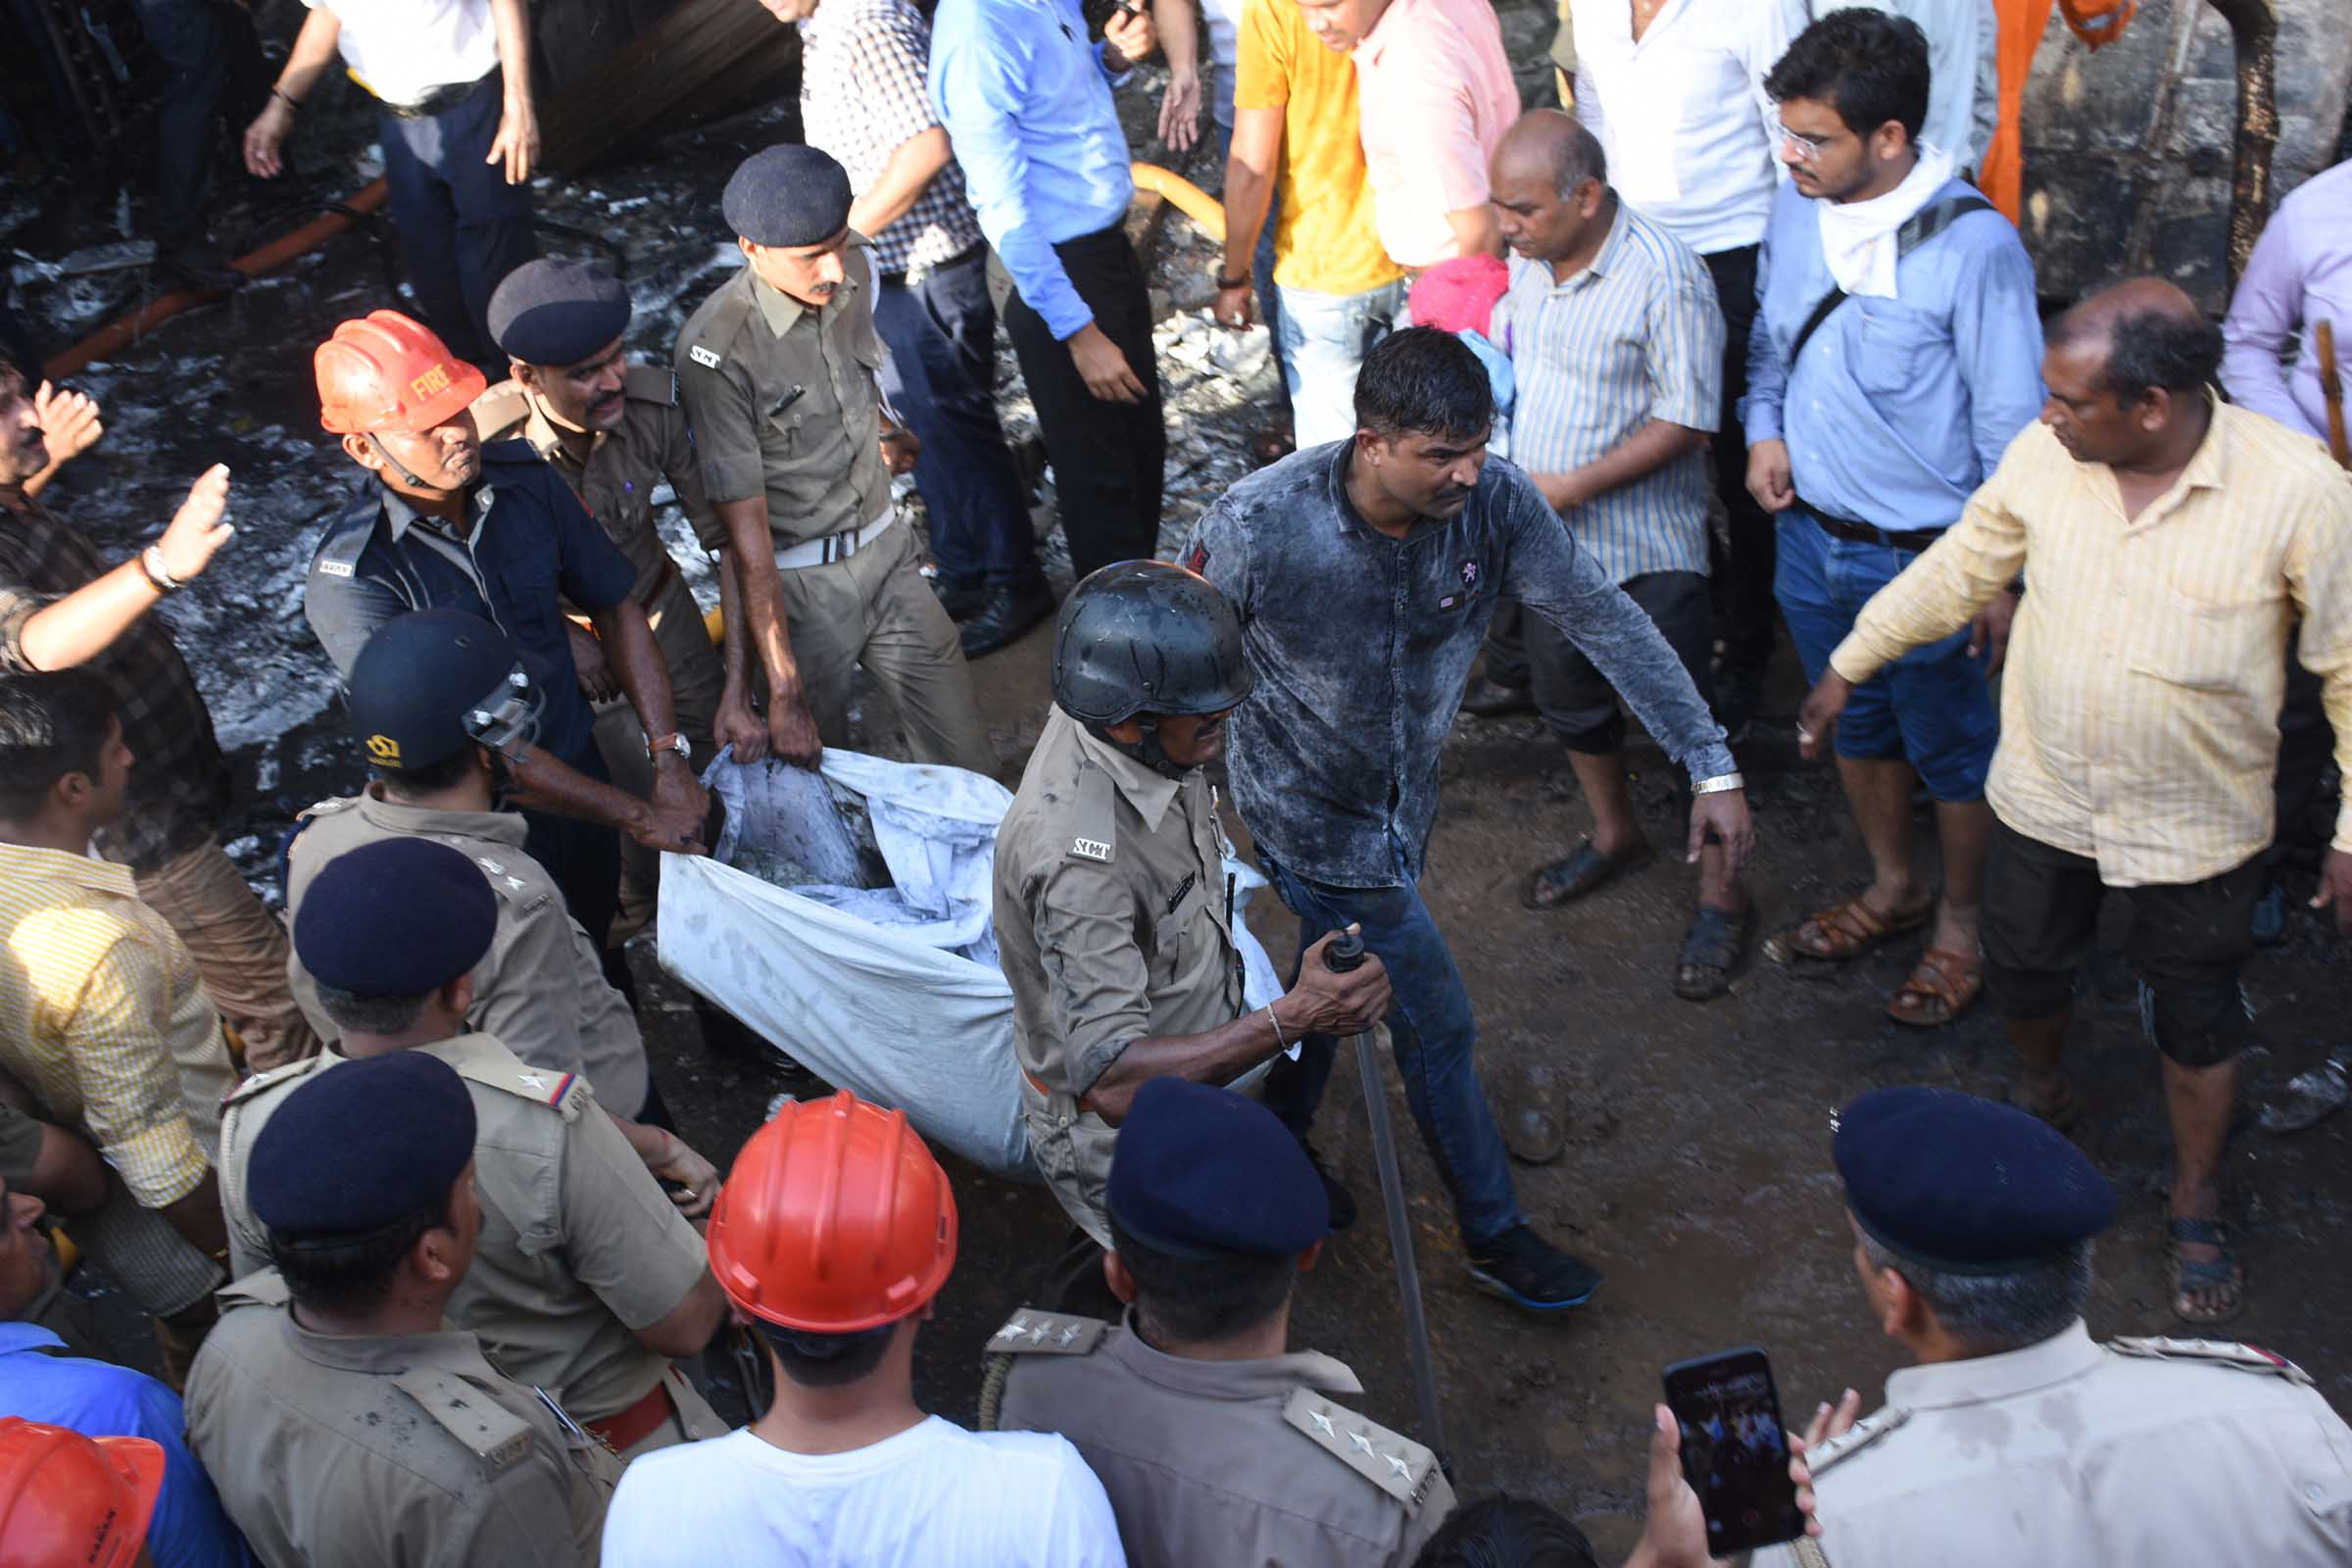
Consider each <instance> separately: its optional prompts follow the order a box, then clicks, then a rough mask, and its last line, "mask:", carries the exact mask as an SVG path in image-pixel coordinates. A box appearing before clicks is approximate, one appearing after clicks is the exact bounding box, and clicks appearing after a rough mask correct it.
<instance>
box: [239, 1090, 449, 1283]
mask: <svg viewBox="0 0 2352 1568" xmlns="http://www.w3.org/2000/svg"><path fill="white" fill-rule="evenodd" d="M472 1157H473V1097H472V1096H470V1095H468V1094H467V1093H466V1081H465V1080H464V1079H463V1078H460V1077H459V1076H458V1074H457V1070H456V1069H455V1068H453V1067H451V1066H450V1064H449V1063H448V1062H446V1061H443V1060H442V1059H441V1058H440V1057H438V1056H431V1055H427V1054H425V1053H423V1052H421V1051H393V1052H387V1053H386V1054H383V1055H380V1056H366V1057H362V1058H361V1059H359V1060H357V1061H350V1062H344V1063H341V1064H339V1065H336V1066H333V1067H329V1068H327V1069H325V1070H324V1071H322V1072H320V1073H319V1074H318V1075H317V1076H316V1077H314V1078H312V1079H311V1081H310V1082H308V1083H306V1084H304V1085H303V1086H302V1087H300V1088H299V1089H297V1090H295V1091H294V1092H293V1093H292V1094H290V1095H288V1096H287V1097H286V1103H284V1104H282V1105H280V1106H278V1108H277V1114H276V1115H274V1116H272V1117H270V1120H269V1123H268V1125H266V1126H264V1127H263V1128H262V1132H261V1136H260V1137H258V1138H256V1139H255V1140H254V1141H253V1152H252V1153H251V1154H250V1155H248V1156H247V1158H246V1161H245V1191H246V1195H247V1197H248V1199H249V1200H250V1201H251V1202H252V1203H253V1212H254V1217H255V1218H257V1219H259V1220H260V1221H261V1222H262V1223H263V1224H264V1225H267V1226H269V1227H270V1230H271V1231H273V1232H276V1233H278V1234H279V1235H280V1236H285V1237H306V1236H310V1237H321V1236H336V1237H341V1236H358V1235H362V1234H364V1233H366V1232H368V1231H372V1230H375V1229H378V1228H379V1227H381V1226H385V1225H389V1224H391V1223H392V1222H393V1221H395V1220H398V1219H404V1218H406V1217H407V1216H409V1215H411V1214H415V1213H417V1212H418V1211H419V1210H422V1209H426V1208H430V1207H432V1206H433V1205H434V1204H436V1203H438V1202H439V1201H441V1200H442V1199H443V1198H444V1197H445V1196H447V1194H448V1192H449V1190H450V1187H451V1185H452V1184H453V1183H455V1182H456V1181H457V1179H458V1173H459V1172H460V1171H462V1170H464V1169H465V1168H466V1161H467V1160H469V1159H471V1158H472Z"/></svg>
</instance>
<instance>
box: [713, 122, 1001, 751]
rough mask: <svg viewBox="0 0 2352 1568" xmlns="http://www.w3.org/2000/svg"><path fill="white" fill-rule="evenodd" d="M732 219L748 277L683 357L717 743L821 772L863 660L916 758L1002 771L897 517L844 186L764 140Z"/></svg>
mask: <svg viewBox="0 0 2352 1568" xmlns="http://www.w3.org/2000/svg"><path fill="white" fill-rule="evenodd" d="M723 211H724V212H725V214H726V220H727V222H728V223H729V224H731V225H732V226H733V229H734V232H735V234H736V236H737V242H738V243H739V244H740V245H741V246H742V247H743V254H744V257H745V261H746V265H745V267H744V269H743V270H742V271H740V272H738V273H736V274H735V276H734V277H732V278H730V279H729V280H728V281H727V282H725V283H723V284H721V285H720V286H719V289H718V291H717V292H716V293H714V294H712V295H711V297H710V298H709V299H707V300H705V301H704V302H703V303H702V305H701V306H700V307H699V308H698V309H697V310H696V311H695V313H694V314H693V315H692V316H690V317H688V318H687V319H686V324H685V326H684V327H682V328H681V329H680V330H679V332H678V345H677V355H676V360H675V366H676V369H677V372H678V391H679V395H680V397H681V399H682V400H683V401H684V403H685V405H686V414H687V417H688V418H689V419H690V420H691V421H692V423H693V425H694V440H695V447H696V450H697V451H698V452H699V453H700V455H701V457H702V464H703V485H704V488H705V489H706V490H707V491H708V492H709V494H710V496H711V503H712V505H713V507H714V508H715V510H716V512H717V514H718V518H719V528H718V530H717V532H716V533H715V534H714V535H712V536H709V537H706V538H705V540H704V543H705V544H707V545H709V546H710V547H711V549H712V550H715V551H720V552H723V553H724V555H725V558H726V561H725V564H724V567H723V568H722V572H721V576H720V587H721V592H722V594H724V595H727V596H729V600H730V602H729V603H727V605H726V607H725V608H726V619H727V649H726V666H727V680H726V691H725V694H724V695H723V697H722V698H721V701H720V703H719V716H718V733H717V738H718V740H719V743H720V744H721V745H727V744H732V745H733V746H734V748H735V755H736V757H737V758H738V759H740V760H746V761H749V760H757V759H758V758H760V757H761V756H764V755H766V753H767V752H768V751H769V750H770V749H771V748H772V749H773V751H774V753H775V755H776V756H778V757H780V758H782V759H784V760H786V761H789V762H797V763H799V764H801V765H803V766H809V767H812V766H814V765H815V763H816V759H817V756H818V754H819V752H820V751H821V750H822V749H823V748H824V747H825V746H838V745H840V744H842V742H843V741H844V740H845V739H846V738H847V734H848V722H849V707H850V690H851V679H852V676H853V674H854V673H855V667H856V666H857V665H858V664H860V663H862V664H863V665H864V666H865V668H866V672H867V673H868V674H870V675H872V676H873V678H874V682H875V684H876V685H878V686H880V687H881V688H882V690H883V691H884V692H885V693H886V694H887V695H888V696H889V698H890V700H891V702H892V704H893V705H894V706H895V707H896V708H897V709H898V712H899V718H900V721H901V722H902V723H904V724H905V725H906V728H907V744H908V746H909V747H910V748H911V749H912V752H913V756H914V760H916V761H918V762H945V763H948V764H950V765H952V766H956V767H962V768H969V769H970V770H972V771H973V772H976V773H987V774H992V775H993V774H994V773H995V771H996V766H997V757H996V752H995V749H994V748H992V747H991V746H990V745H989V740H988V731H987V729H986V727H985V726H984V725H983V724H982V723H981V721H980V710H979V704H978V703H977V701H976V700H975V698H974V696H973V692H972V673H971V670H970V668H969V667H967V666H966V665H965V663H964V662H963V649H962V647H961V645H960V644H959V643H958V641H957V638H956V623H955V622H954V621H953V620H950V619H949V618H948V613H947V612H946V611H945V610H943V609H942V608H940V604H939V601H938V599H937V597H936V596H934V595H933V594H932V592H931V590H930V589H929V588H928V587H927V586H925V585H924V582H923V579H922V574H921V572H920V571H919V570H917V569H916V550H915V541H914V536H913V534H912V533H911V532H910V531H909V530H908V529H907V527H906V526H905V525H903V524H902V523H900V522H899V521H898V520H897V518H896V515H895V513H894V512H893V511H892V508H891V499H890V476H891V475H892V474H893V473H904V472H907V471H908V470H909V469H911V468H912V467H913V466H914V458H915V451H916V448H915V441H914V437H913V435H912V434H911V433H909V432H907V430H905V429H903V428H901V426H900V425H899V422H898V420H897V419H896V418H895V417H891V416H890V415H889V414H888V412H887V411H886V410H884V409H883V408H882V392H881V387H880V385H879V383H878V382H877V381H876V380H875V372H876V370H877V369H878V368H880V366H881V364H882V340H881V338H880V337H879V336H877V335H876V334H875V331H874V320H873V287H874V269H873V259H872V257H871V255H870V253H869V252H868V250H867V248H866V241H865V237H864V236H863V235H861V234H858V233H856V232H855V231H853V230H852V229H851V228H850V226H849V217H850V178H849V175H848V174H847V173H845V172H843V170H842V167H841V165H839V164H837V163H835V162H834V161H833V160H832V159H831V158H829V157H827V156H826V155H825V154H823V153H821V152H818V151H817V150H816V149H815V148H813V147H803V146H782V147H770V148H768V149H767V150H766V151H764V152H760V153H755V154H753V155H752V156H751V157H750V158H747V159H745V160H744V162H743V166H742V167H741V168H739V169H737V170H736V171H735V174H734V177H733V178H731V179H729V180H728V181H727V189H726V195H725V197H724V199H723ZM886 454H887V455H886ZM755 660H756V661H757V662H758V666H759V667H758V668H757V669H755V668H754V667H753V664H754V661H755ZM762 695H764V701H765V705H766V715H767V716H766V719H765V721H764V722H762V721H761V720H760V718H759V717H758V716H757V714H755V713H754V711H753V710H754V708H755V707H756V706H758V703H759V701H760V699H761V697H762Z"/></svg>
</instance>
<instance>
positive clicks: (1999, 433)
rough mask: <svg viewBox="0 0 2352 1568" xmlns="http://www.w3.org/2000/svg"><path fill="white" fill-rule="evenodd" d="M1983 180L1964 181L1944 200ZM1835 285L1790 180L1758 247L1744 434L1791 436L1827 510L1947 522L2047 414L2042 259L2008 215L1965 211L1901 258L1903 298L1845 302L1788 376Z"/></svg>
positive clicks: (1912, 522) (1803, 476)
mask: <svg viewBox="0 0 2352 1568" xmlns="http://www.w3.org/2000/svg"><path fill="white" fill-rule="evenodd" d="M1973 192H1974V187H1973V186H1970V185H1969V184H1967V183H1966V182H1964V181H1961V180H1957V179H1955V180H1952V181H1951V182H1950V183H1948V184H1946V185H1945V186H1944V187H1943V188H1942V189H1940V190H1938V191H1937V192H1936V200H1938V201H1941V200H1943V199H1944V198H1946V197H1950V196H1962V195H1969V194H1973ZM1834 285H1835V279H1833V278H1832V277H1831V276H1830V268H1829V264H1828V263H1827V262H1826V261H1824V260H1823V259H1822V253H1821V219H1820V216H1819V214H1818V213H1817V212H1816V211H1815V209H1814V206H1813V203H1812V201H1811V200H1810V199H1808V198H1806V197H1804V196H1800V195H1798V194H1797V191H1796V187H1795V186H1794V185H1792V184H1790V183H1789V181H1787V180H1783V181H1782V182H1781V188H1780V191H1779V193H1778V194H1777V195H1775V196H1774V197H1773V199H1772V219H1771V222H1770V225H1769V226H1768V227H1767V228H1766V229H1765V231H1764V248H1763V250H1762V252H1761V253H1760V254H1759V255H1758V256H1757V259H1756V306H1757V309H1756V324H1755V328H1754V330H1753V331H1752V332H1751V333H1750V334H1749V336H1748V352H1747V396H1746V398H1745V399H1744V400H1743V401H1742V402H1741V404H1740V415H1741V417H1743V418H1744V419H1745V420H1746V421H1747V439H1748V441H1749V443H1750V444H1751V445H1752V444H1753V443H1755V442H1758V441H1771V440H1776V439H1778V440H1783V441H1787V442H1788V443H1789V470H1790V472H1791V473H1792V474H1793V475H1794V478H1795V482H1796V493H1797V494H1798V495H1799V496H1801V497H1803V498H1804V499H1805V500H1806V501H1809V502H1812V503H1814V504H1815V505H1817V506H1819V507H1821V508H1822V509H1823V510H1825V511H1828V512H1833V513H1836V514H1837V515H1839V516H1842V517H1851V518H1856V519H1859V520H1861V521H1864V522H1874V523H1877V524H1878V525H1879V526H1880V527H1882V528H1891V529H1897V530H1901V529H1909V528H1944V527H1949V526H1950V525H1951V524H1952V523H1955V522H1957V521H1959V520H1960V509H1961V508H1962V507H1963V506H1965V505H1966V504H1967V502H1968V498H1969V496H1970V495H1971V494H1973V493H1974V492H1975V490H1976V488H1977V486H1978V485H1980V484H1983V483H1984V482H1985V479H1987V478H1989V477H1990V476H1991V474H1992V470H1993V469H1994V468H1996V467H1998V466H2000V462H2001V454H2002V453H2003V452H2006V451H2007V450H2008V449H2009V443H2010V442H2011V441H2012V440H2014V439H2015V438H2016V436H2017V433H2018V432H2019V431H2020V430H2023V429H2024V428H2025V427H2026V426H2027V425H2029V424H2032V423H2033V422H2034V419H2035V417H2038V416H2039V415H2040V413H2041V404H2042V389H2041V317H2040V315H2039V313H2038V311H2037V310H2036V309H2035V304H2034V264H2033V262H2032V261H2030V260H2028V259H2027V256H2026V248H2025V246H2024V245H2022V244H2020V243H2019V242H2018V237H2017V230H2016V229H2015V228H2012V227H2011V226H2010V224H2009V221H2008V220H2007V219H2005V218H2003V217H2001V216H2000V214H1998V213H1970V214H1968V215H1967V216H1965V217H1962V218H1958V219H1955V220H1954V221H1952V224H1951V226H1950V227H1948V228H1946V229H1945V230H1944V231H1943V232H1942V233H1940V234H1938V235H1936V237H1935V238H1933V239H1931V240H1929V241H1928V242H1927V243H1925V244H1923V245H1921V246H1920V247H1918V248H1917V249H1916V250H1914V251H1912V253H1911V254H1910V255H1908V256H1906V257H1904V258H1903V259H1902V261H1901V262H1900V263H1898V264H1897V265H1896V268H1895V293H1896V297H1895V298H1893V299H1890V300H1888V299H1880V298H1877V297H1876V296H1872V295H1861V296H1857V297H1855V298H1853V299H1849V300H1847V301H1845V302H1844V303H1843V304H1841V305H1839V306H1838V309H1837V310H1836V311H1835V312H1833V313H1832V314H1831V315H1830V317H1829V318H1828V319H1826V320H1824V321H1823V322H1822V323H1821V327H1820V329H1819V330H1818V331H1816V332H1815V333H1814V334H1813V336H1812V339H1811V340H1810V341H1809V342H1807V343H1806V344H1805V352H1804V354H1803V356H1802V358H1801V359H1800V360H1799V361H1798V363H1797V366H1796V368H1795V370H1794V371H1793V372H1791V371H1790V369H1789V362H1788V356H1789V344H1791V343H1793V342H1795V341H1796V334H1797V329H1798V328H1799V327H1801V326H1803V325H1804V323H1805V319H1806V318H1807V317H1808V316H1811V315H1812V314H1813V307H1814V306H1815V305H1816V304H1817V303H1819V302H1820V300H1821V298H1822V296H1824V295H1825V294H1827V293H1829V291H1830V289H1831V288H1832V287H1833V286H1834Z"/></svg>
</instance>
